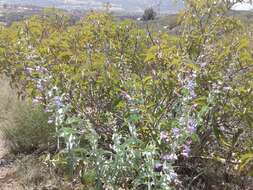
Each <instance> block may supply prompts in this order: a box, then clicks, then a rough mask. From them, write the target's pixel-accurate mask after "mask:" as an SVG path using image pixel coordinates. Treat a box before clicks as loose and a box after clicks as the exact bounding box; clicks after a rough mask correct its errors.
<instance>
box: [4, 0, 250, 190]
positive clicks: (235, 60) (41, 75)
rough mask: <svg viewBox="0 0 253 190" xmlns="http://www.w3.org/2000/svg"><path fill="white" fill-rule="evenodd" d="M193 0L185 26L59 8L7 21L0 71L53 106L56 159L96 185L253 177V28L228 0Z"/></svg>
mask: <svg viewBox="0 0 253 190" xmlns="http://www.w3.org/2000/svg"><path fill="white" fill-rule="evenodd" d="M186 4H187V9H186V10H185V11H184V12H183V13H181V15H180V16H179V23H180V29H179V30H180V35H179V36H170V35H168V34H167V33H164V32H157V33H151V32H150V31H148V32H147V31H146V30H145V29H142V28H140V27H139V26H138V23H135V22H134V21H128V20H127V21H122V22H120V23H119V22H114V21H113V18H112V17H111V16H110V15H107V14H103V13H91V14H90V15H88V16H86V17H84V18H83V19H82V20H81V21H80V22H78V23H76V24H75V25H69V21H68V19H69V18H68V15H66V14H64V13H62V12H60V11H56V12H55V11H53V12H52V11H49V12H47V13H46V14H45V15H43V16H35V17H32V18H31V19H29V20H26V21H24V22H19V23H15V24H13V25H12V26H11V27H8V28H7V27H3V28H1V35H0V63H1V65H0V70H1V72H2V73H4V74H5V75H7V76H8V77H10V79H11V81H12V83H11V84H12V85H13V86H15V87H16V88H17V89H18V90H19V95H20V97H23V98H24V97H30V98H32V99H33V102H34V104H40V105H42V106H43V107H44V110H45V112H47V113H48V114H49V115H50V118H49V120H48V123H50V124H53V126H54V127H55V134H56V136H57V138H58V141H57V150H58V152H57V153H56V154H55V155H51V157H50V163H51V164H53V166H55V167H64V168H65V169H66V172H68V174H69V175H70V176H72V177H74V176H77V175H79V177H80V180H81V181H82V183H83V184H84V185H85V186H86V187H87V188H90V189H91V187H94V189H95V188H97V189H120V188H121V189H164V190H165V189H180V188H192V187H194V189H197V188H200V189H205V188H206V189H210V188H243V187H244V186H247V185H250V184H249V183H250V182H251V181H252V178H251V177H248V176H250V175H252V173H253V170H252V160H253V152H252V151H253V150H252V148H253V138H252V135H253V133H252V127H253V118H252V117H253V105H252V104H253V95H252V87H253V80H252V79H253V65H252V64H253V59H252V29H250V28H249V27H248V26H245V25H243V23H242V22H241V21H239V20H237V19H236V18H233V17H231V16H229V14H228V11H229V9H230V7H231V3H230V1H219V2H218V1H215V0H203V1H190V0H189V1H186ZM251 183H252V182H251Z"/></svg>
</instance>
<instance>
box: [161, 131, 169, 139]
mask: <svg viewBox="0 0 253 190" xmlns="http://www.w3.org/2000/svg"><path fill="white" fill-rule="evenodd" d="M168 138H169V136H168V133H167V132H165V131H162V132H161V133H160V139H161V140H163V141H167V140H168Z"/></svg>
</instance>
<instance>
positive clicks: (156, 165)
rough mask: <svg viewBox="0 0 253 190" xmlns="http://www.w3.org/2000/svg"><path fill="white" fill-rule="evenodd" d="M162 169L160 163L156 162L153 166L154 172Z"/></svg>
mask: <svg viewBox="0 0 253 190" xmlns="http://www.w3.org/2000/svg"><path fill="white" fill-rule="evenodd" d="M162 170H163V165H162V164H161V163H156V164H155V166H154V171H155V172H161V171H162Z"/></svg>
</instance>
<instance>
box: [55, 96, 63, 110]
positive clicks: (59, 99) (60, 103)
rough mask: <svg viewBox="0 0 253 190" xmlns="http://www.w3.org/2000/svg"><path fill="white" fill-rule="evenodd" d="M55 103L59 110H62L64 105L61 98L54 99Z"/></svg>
mask: <svg viewBox="0 0 253 190" xmlns="http://www.w3.org/2000/svg"><path fill="white" fill-rule="evenodd" d="M54 103H55V105H56V107H57V108H60V107H61V106H62V105H63V104H62V101H61V98H60V97H59V96H55V97H54Z"/></svg>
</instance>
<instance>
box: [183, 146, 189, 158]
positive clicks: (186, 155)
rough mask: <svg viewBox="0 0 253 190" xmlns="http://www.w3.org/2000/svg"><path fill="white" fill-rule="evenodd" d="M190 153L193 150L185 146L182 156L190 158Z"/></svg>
mask: <svg viewBox="0 0 253 190" xmlns="http://www.w3.org/2000/svg"><path fill="white" fill-rule="evenodd" d="M190 152H191V149H190V147H189V145H184V149H183V152H182V155H183V156H185V157H189V154H190Z"/></svg>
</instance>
